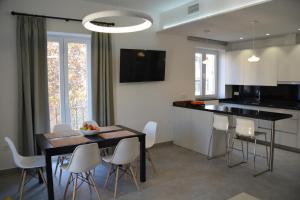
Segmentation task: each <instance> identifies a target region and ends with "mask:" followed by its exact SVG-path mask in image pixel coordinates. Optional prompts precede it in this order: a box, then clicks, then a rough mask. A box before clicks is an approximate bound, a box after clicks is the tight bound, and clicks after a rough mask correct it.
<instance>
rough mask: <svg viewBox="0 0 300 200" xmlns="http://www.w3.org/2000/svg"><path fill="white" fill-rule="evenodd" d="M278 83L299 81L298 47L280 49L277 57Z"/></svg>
mask: <svg viewBox="0 0 300 200" xmlns="http://www.w3.org/2000/svg"><path fill="white" fill-rule="evenodd" d="M278 81H298V82H299V81H300V45H299V44H298V45H295V46H288V47H281V48H280V51H279V55H278Z"/></svg>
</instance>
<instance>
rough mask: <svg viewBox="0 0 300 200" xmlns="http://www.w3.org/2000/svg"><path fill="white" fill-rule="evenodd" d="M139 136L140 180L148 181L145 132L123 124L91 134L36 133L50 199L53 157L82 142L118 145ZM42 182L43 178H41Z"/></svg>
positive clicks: (104, 145) (108, 145)
mask: <svg viewBox="0 0 300 200" xmlns="http://www.w3.org/2000/svg"><path fill="white" fill-rule="evenodd" d="M131 137H137V138H138V139H139V142H140V181H141V182H145V181H146V157H145V134H144V133H141V132H139V131H136V130H133V129H130V128H128V127H125V126H122V125H116V126H109V127H100V130H99V131H97V133H95V134H93V135H89V136H84V135H81V134H80V133H79V132H77V133H76V132H74V133H71V134H60V133H44V134H37V135H36V143H37V153H38V154H39V155H41V154H44V155H45V159H46V174H47V189H48V199H49V200H53V199H54V198H55V195H54V187H53V175H52V157H53V156H58V155H63V154H70V153H72V152H73V151H74V149H75V148H76V147H77V146H79V145H82V144H89V143H97V144H98V146H99V148H107V147H112V146H116V145H117V144H118V142H119V141H120V140H122V139H124V138H131ZM99 156H100V155H99ZM40 183H42V180H41V179H40Z"/></svg>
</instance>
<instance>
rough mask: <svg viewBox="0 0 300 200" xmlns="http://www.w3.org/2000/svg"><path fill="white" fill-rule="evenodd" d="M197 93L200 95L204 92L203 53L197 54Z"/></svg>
mask: <svg viewBox="0 0 300 200" xmlns="http://www.w3.org/2000/svg"><path fill="white" fill-rule="evenodd" d="M195 81H196V82H195V95H196V96H199V95H201V92H202V54H201V53H196V54H195Z"/></svg>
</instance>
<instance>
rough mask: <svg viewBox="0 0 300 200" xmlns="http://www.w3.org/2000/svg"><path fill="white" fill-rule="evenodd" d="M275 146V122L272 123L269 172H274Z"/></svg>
mask: <svg viewBox="0 0 300 200" xmlns="http://www.w3.org/2000/svg"><path fill="white" fill-rule="evenodd" d="M274 144H275V122H273V121H272V122H271V140H270V157H269V159H270V162H269V170H270V171H271V172H272V171H273V162H274Z"/></svg>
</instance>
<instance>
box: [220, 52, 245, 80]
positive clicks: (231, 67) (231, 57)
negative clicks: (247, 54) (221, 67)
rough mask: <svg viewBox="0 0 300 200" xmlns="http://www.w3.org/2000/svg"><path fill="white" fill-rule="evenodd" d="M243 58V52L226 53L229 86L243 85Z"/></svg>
mask: <svg viewBox="0 0 300 200" xmlns="http://www.w3.org/2000/svg"><path fill="white" fill-rule="evenodd" d="M242 62H243V58H242V53H241V51H230V52H226V70H225V71H226V79H225V84H227V85H243V84H244V72H243V64H242Z"/></svg>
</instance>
